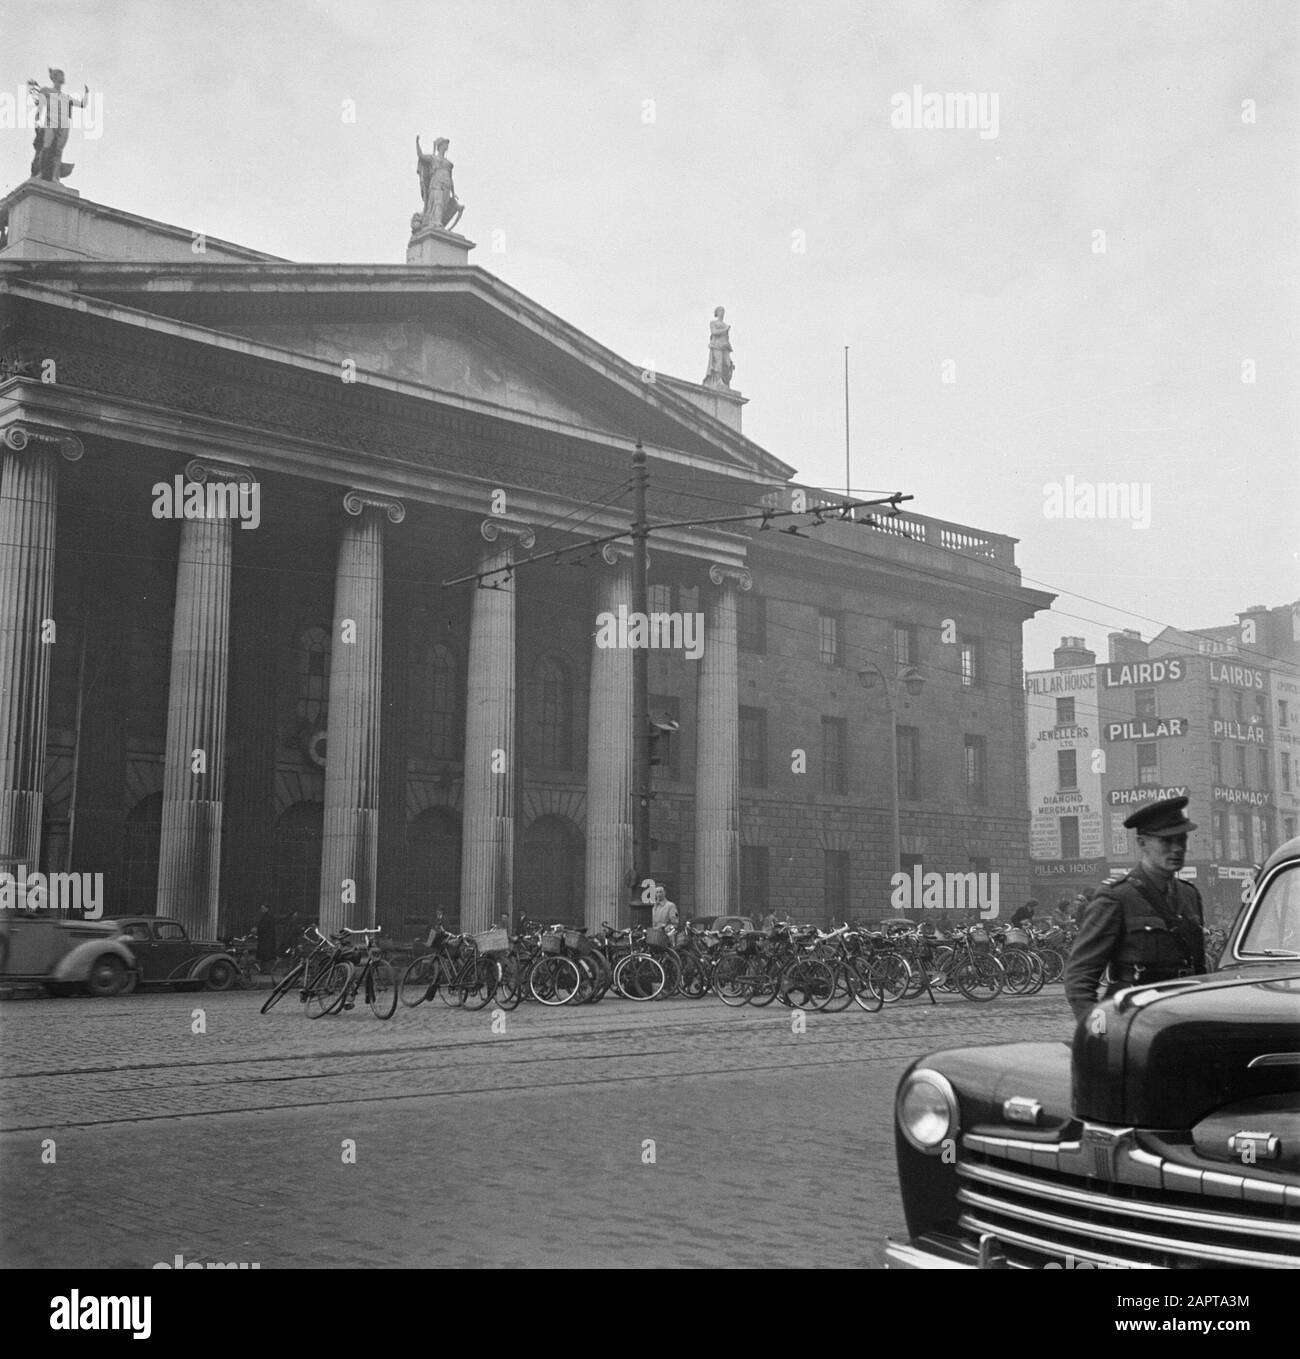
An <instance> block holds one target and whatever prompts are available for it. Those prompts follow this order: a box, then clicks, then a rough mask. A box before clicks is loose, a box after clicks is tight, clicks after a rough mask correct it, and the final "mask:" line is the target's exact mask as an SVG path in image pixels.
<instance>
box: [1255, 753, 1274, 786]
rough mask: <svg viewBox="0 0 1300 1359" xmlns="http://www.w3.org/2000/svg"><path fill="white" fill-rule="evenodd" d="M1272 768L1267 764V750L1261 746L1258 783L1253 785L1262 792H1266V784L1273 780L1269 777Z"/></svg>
mask: <svg viewBox="0 0 1300 1359" xmlns="http://www.w3.org/2000/svg"><path fill="white" fill-rule="evenodd" d="M1271 773H1272V770H1271V769H1270V768H1269V764H1268V751H1267V750H1264V749H1263V748H1262V747H1261V749H1260V752H1259V783H1258V784H1256V785H1255V786H1256V787H1257V788H1259V789H1260V790H1261V791H1263V792H1268V786H1269V784H1270V783H1272V782H1273V780H1272V779H1271V778H1270V777H1269V775H1270V774H1271Z"/></svg>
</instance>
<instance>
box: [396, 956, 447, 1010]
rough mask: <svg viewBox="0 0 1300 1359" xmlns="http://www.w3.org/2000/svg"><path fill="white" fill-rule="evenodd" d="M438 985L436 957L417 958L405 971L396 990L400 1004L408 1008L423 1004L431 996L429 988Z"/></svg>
mask: <svg viewBox="0 0 1300 1359" xmlns="http://www.w3.org/2000/svg"><path fill="white" fill-rule="evenodd" d="M437 984H438V955H437V954H436V953H426V954H425V956H424V957H423V958H417V959H416V960H415V961H414V962H413V963H411V964H410V966H408V967H407V969H406V971H405V972H403V973H402V980H401V983H400V984H399V986H398V988H397V990H398V994H399V996H400V998H401V1001H402V1004H403V1005H406V1006H408V1007H414V1006H416V1005H420V1004H423V1002H424V1001H426V1000H428V999H429V997H430V996H431V995H432V994H433V992H432V991H431V989H430V988H431V987H434V986H436V985H437Z"/></svg>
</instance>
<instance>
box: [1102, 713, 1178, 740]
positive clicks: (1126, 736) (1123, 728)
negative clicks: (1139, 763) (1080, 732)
mask: <svg viewBox="0 0 1300 1359" xmlns="http://www.w3.org/2000/svg"><path fill="white" fill-rule="evenodd" d="M1186 735H1187V719H1186V718H1185V717H1143V718H1139V719H1135V720H1133V721H1129V722H1107V723H1106V739H1107V740H1108V741H1158V740H1159V739H1160V738H1161V737H1162V736H1186Z"/></svg>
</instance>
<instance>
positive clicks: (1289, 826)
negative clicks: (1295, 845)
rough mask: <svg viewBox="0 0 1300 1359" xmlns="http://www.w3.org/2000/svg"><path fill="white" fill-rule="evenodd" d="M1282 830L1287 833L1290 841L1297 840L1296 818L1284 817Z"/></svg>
mask: <svg viewBox="0 0 1300 1359" xmlns="http://www.w3.org/2000/svg"><path fill="white" fill-rule="evenodd" d="M1282 829H1283V830H1284V831H1285V833H1286V838H1287V839H1288V840H1294V839H1295V829H1296V819H1295V817H1294V816H1284V817H1283V818H1282Z"/></svg>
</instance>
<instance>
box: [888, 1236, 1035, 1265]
mask: <svg viewBox="0 0 1300 1359" xmlns="http://www.w3.org/2000/svg"><path fill="white" fill-rule="evenodd" d="M885 1268H886V1269H1024V1268H1028V1266H1026V1265H1024V1264H1020V1263H1016V1262H1013V1261H1011V1260H1008V1259H1007V1258H1006V1256H1005V1255H1003V1253H1002V1251H1001V1249H1000V1248H999V1246H998V1243H997V1242H996V1241H995V1240H994V1239H993V1238H992V1237H988V1238H986V1240H985V1241H984V1242H982V1243H981V1246H980V1247H979V1248H978V1249H977V1248H976V1247H975V1246H973V1245H971V1243H970V1242H969V1241H964V1240H959V1239H957V1238H946V1237H942V1238H938V1239H933V1238H932V1239H930V1240H923V1241H921V1242H920V1243H919V1244H917V1243H914V1242H910V1241H895V1240H893V1238H892V1237H886V1238H885Z"/></svg>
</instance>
